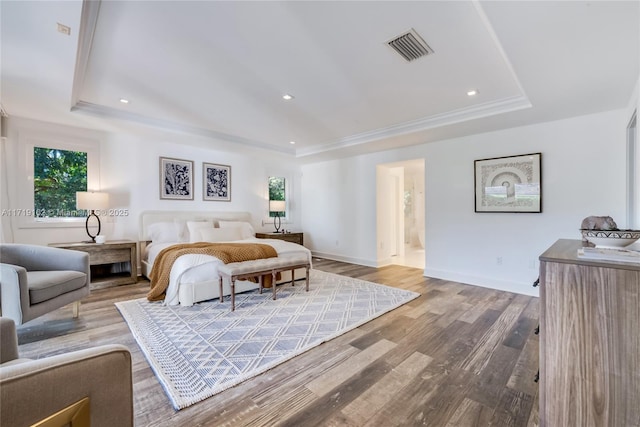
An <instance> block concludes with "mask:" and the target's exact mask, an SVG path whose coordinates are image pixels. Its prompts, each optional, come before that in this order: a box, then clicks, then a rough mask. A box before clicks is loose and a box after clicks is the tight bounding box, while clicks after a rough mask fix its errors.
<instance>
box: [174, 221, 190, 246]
mask: <svg viewBox="0 0 640 427" xmlns="http://www.w3.org/2000/svg"><path fill="white" fill-rule="evenodd" d="M173 221H174V222H175V224H176V227H177V228H178V241H179V242H188V241H189V230H187V221H184V220H181V219H175V220H173Z"/></svg>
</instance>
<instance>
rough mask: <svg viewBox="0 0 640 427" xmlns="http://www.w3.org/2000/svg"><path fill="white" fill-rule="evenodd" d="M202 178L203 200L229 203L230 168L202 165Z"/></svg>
mask: <svg viewBox="0 0 640 427" xmlns="http://www.w3.org/2000/svg"><path fill="white" fill-rule="evenodd" d="M202 178H203V181H204V182H203V183H202V198H203V200H214V201H219V202H230V201H231V166H228V165H217V164H213V163H202Z"/></svg>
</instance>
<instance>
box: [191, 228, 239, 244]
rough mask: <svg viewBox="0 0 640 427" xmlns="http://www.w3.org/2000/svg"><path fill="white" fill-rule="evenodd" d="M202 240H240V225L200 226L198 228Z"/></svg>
mask: <svg viewBox="0 0 640 427" xmlns="http://www.w3.org/2000/svg"><path fill="white" fill-rule="evenodd" d="M198 233H200V238H201V239H202V240H201V241H202V242H233V241H234V240H242V230H241V229H240V227H228V228H201V229H199V230H198Z"/></svg>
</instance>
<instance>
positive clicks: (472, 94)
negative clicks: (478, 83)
mask: <svg viewBox="0 0 640 427" xmlns="http://www.w3.org/2000/svg"><path fill="white" fill-rule="evenodd" d="M477 94H478V91H477V90H475V89H473V90H470V91H469V92H467V95H469V96H476V95H477Z"/></svg>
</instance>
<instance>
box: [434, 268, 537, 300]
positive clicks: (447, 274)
mask: <svg viewBox="0 0 640 427" xmlns="http://www.w3.org/2000/svg"><path fill="white" fill-rule="evenodd" d="M424 276H425V277H433V278H435V279H442V280H449V281H452V282H458V283H465V284H468V285H474V286H481V287H483V288H490V289H496V290H499V291H506V292H513V293H516V294H522V295H529V296H534V297H537V296H539V295H538V289H539V288H534V287H533V280H535V279H533V280H532V281H531V282H530V283H526V282H514V281H506V280H500V279H494V278H491V277H482V276H473V275H469V274H460V273H456V272H454V271H446V270H437V269H433V268H425V269H424Z"/></svg>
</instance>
